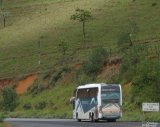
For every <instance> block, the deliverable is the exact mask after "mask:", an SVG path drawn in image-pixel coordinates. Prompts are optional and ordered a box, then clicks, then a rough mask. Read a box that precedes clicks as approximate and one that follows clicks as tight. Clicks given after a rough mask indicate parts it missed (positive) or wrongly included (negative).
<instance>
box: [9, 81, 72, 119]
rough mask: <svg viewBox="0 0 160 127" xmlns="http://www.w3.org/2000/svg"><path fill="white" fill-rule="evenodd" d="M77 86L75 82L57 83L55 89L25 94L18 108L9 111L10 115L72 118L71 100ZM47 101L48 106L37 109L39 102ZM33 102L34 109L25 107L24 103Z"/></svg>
mask: <svg viewBox="0 0 160 127" xmlns="http://www.w3.org/2000/svg"><path fill="white" fill-rule="evenodd" d="M74 88H75V86H74V85H73V84H66V85H57V86H55V87H54V89H51V90H46V91H43V92H41V93H39V94H38V95H32V94H30V95H25V96H21V97H20V100H19V102H20V105H19V106H18V107H17V109H16V110H15V111H14V112H12V113H9V116H10V117H38V118H39V117H41V118H42V117H43V118H44V117H45V118H56V117H58V118H71V115H72V105H71V104H70V102H69V100H70V97H72V92H73V90H74ZM42 101H43V102H46V104H47V105H46V107H45V108H44V109H42V110H39V109H36V108H35V105H36V104H37V103H39V102H42ZM28 103H29V104H31V105H32V109H29V110H27V109H24V108H23V105H24V104H28Z"/></svg>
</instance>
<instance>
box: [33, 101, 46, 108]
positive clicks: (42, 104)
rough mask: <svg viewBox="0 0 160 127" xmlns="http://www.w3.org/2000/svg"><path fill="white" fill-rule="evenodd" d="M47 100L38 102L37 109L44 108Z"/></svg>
mask: <svg viewBox="0 0 160 127" xmlns="http://www.w3.org/2000/svg"><path fill="white" fill-rule="evenodd" d="M46 105H47V104H46V102H44V101H41V102H38V103H37V104H36V105H35V109H44V108H45V107H46Z"/></svg>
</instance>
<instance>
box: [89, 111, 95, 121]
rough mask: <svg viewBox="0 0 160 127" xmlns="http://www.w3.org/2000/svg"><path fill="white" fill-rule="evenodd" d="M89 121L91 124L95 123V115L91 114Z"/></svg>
mask: <svg viewBox="0 0 160 127" xmlns="http://www.w3.org/2000/svg"><path fill="white" fill-rule="evenodd" d="M89 120H90V121H91V122H95V119H94V113H90V114H89Z"/></svg>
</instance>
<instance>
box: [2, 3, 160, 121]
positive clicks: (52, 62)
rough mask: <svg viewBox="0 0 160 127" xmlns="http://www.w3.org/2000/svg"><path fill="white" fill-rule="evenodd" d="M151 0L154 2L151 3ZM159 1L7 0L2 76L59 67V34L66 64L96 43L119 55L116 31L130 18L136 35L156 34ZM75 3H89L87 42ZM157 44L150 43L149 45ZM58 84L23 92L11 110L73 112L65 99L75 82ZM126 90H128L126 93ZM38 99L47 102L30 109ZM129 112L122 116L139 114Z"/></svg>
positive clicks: (148, 36)
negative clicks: (65, 48)
mask: <svg viewBox="0 0 160 127" xmlns="http://www.w3.org/2000/svg"><path fill="white" fill-rule="evenodd" d="M152 3H157V5H156V6H152ZM159 6H160V1H157V0H152V1H151V0H140V1H139V0H136V1H135V2H133V1H132V0H117V1H113V0H13V1H10V0H7V1H5V3H4V5H3V7H4V9H5V11H7V12H9V15H8V17H7V19H6V27H5V28H3V22H2V20H0V70H1V71H0V77H1V78H5V77H13V76H15V77H16V76H22V75H23V74H28V73H35V72H37V71H45V70H50V69H52V70H54V69H57V68H60V67H62V66H63V65H62V61H63V60H62V57H61V52H59V50H58V44H59V43H60V42H61V41H62V40H64V41H66V42H68V43H69V50H68V51H67V57H68V58H70V59H68V60H67V65H69V66H70V65H75V64H76V63H81V62H83V61H84V60H85V59H87V58H88V56H89V54H90V53H91V51H92V49H93V48H92V47H95V46H102V47H105V48H111V49H112V50H113V52H115V54H114V55H115V56H117V50H118V47H117V45H116V42H117V39H118V36H119V34H120V33H121V32H122V31H127V30H128V27H129V20H130V21H134V22H136V23H137V25H138V27H139V29H140V31H139V33H138V35H137V40H145V39H152V38H160V34H159V33H160V29H159V28H158V26H160V17H159V13H158V12H160V7H159ZM76 8H82V9H88V10H90V11H91V13H92V15H93V19H92V20H91V21H89V22H87V24H86V33H87V35H86V36H87V38H86V41H85V42H84V39H83V35H82V24H81V23H78V22H74V21H71V20H70V16H71V15H72V14H74V13H75V9H76ZM39 41H40V43H41V53H42V54H43V55H42V56H41V62H42V64H41V65H38V60H39V59H38V50H39V48H38V42H39ZM157 44H158V43H154V42H153V43H152V41H151V43H150V45H151V46H153V47H154V46H156V45H157ZM85 47H90V48H89V49H87V48H85ZM78 48H80V50H77V49H78ZM14 57H17V58H14ZM71 58H72V59H71ZM104 81H106V79H104ZM59 84H60V85H57V86H56V87H54V88H52V89H50V90H45V91H42V92H41V93H39V94H38V95H37V96H33V95H31V94H28V95H24V96H21V97H20V100H19V101H20V104H19V106H18V107H17V108H16V110H15V112H12V113H9V116H12V117H33V116H34V117H66V118H68V117H71V113H72V109H71V105H70V104H69V102H68V101H69V98H70V97H71V96H72V92H73V89H74V88H75V85H73V84H74V83H71V84H68V85H66V86H65V85H62V84H63V83H59ZM129 94H130V93H127V92H126V94H125V95H126V96H127V95H129ZM46 98H47V99H46ZM41 101H45V102H46V103H47V107H46V108H45V109H43V110H37V109H34V106H35V105H36V104H37V103H38V102H41ZM25 103H31V104H32V106H33V109H30V110H24V109H23V105H24V104H25ZM130 115H132V114H131V113H130V112H126V113H125V114H124V117H123V118H122V119H121V120H129V121H134V120H135V121H136V120H140V119H141V115H140V114H139V113H138V112H135V113H134V114H133V115H132V117H129V116H130ZM158 115H159V114H158ZM149 117H151V118H155V120H159V117H157V115H152V114H151V115H149V116H148V119H151V118H149Z"/></svg>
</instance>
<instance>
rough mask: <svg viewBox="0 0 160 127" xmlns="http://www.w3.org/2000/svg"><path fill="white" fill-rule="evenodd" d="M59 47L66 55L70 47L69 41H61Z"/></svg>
mask: <svg viewBox="0 0 160 127" xmlns="http://www.w3.org/2000/svg"><path fill="white" fill-rule="evenodd" d="M58 47H59V50H60V52H61V53H62V55H63V56H65V55H66V52H67V50H68V49H69V45H68V43H67V42H65V41H61V42H60V43H59V44H58Z"/></svg>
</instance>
